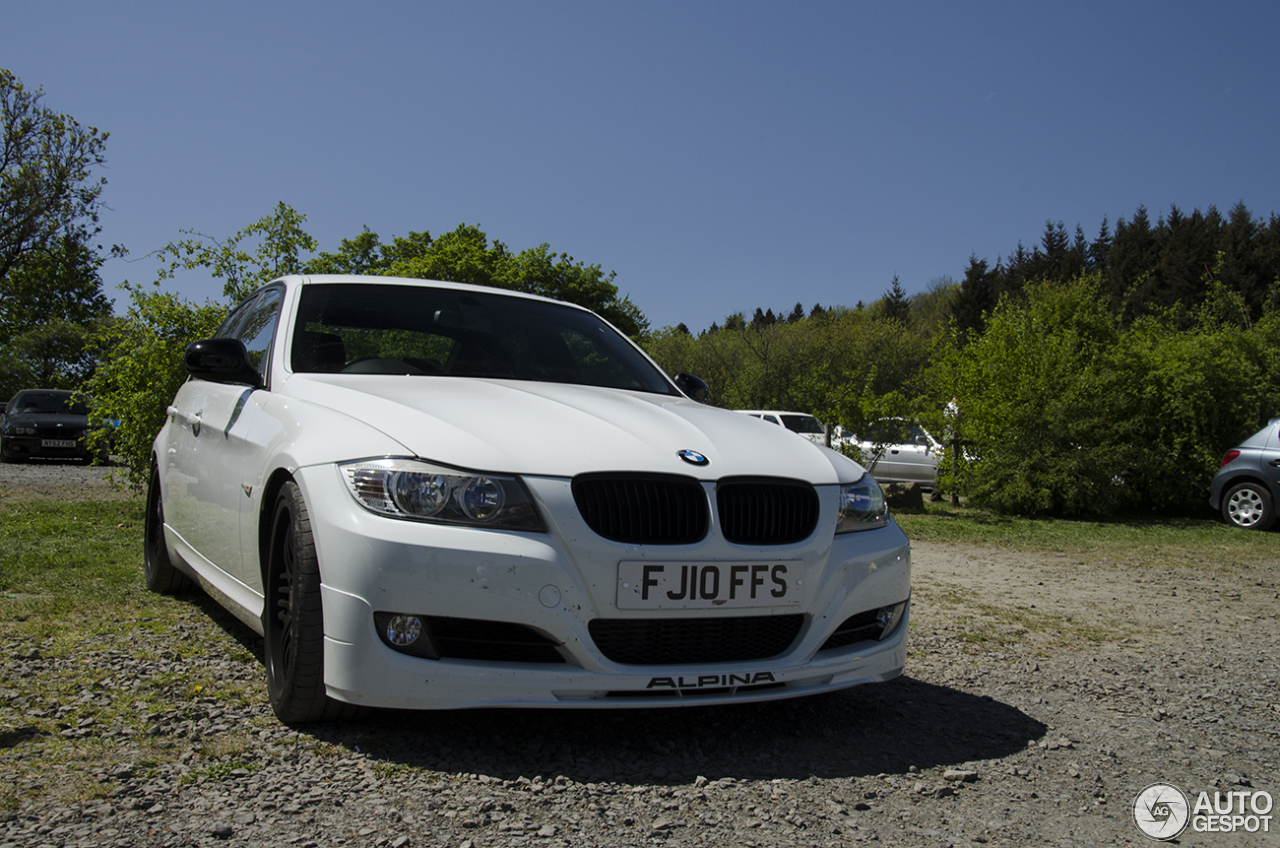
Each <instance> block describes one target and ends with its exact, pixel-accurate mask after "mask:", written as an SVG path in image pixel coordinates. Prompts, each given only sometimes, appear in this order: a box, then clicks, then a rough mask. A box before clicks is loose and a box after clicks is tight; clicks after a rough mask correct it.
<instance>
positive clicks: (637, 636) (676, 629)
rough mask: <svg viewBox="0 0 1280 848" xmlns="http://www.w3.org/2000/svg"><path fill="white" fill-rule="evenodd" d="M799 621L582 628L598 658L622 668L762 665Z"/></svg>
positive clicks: (637, 622)
mask: <svg viewBox="0 0 1280 848" xmlns="http://www.w3.org/2000/svg"><path fill="white" fill-rule="evenodd" d="M803 624H804V616H803V615H800V614H794V615H755V616H739V617H735V618H673V619H668V618H638V619H637V618H629V619H612V618H597V619H594V620H592V621H591V623H590V624H588V625H587V629H588V631H590V633H591V638H592V640H593V641H594V642H595V643H596V647H597V648H599V649H600V653H602V654H604V655H605V656H606V657H608V658H609V659H610V660H612V661H613V662H616V663H621V664H623V665H695V664H705V663H718V662H745V661H748V660H763V659H768V658H769V657H776V656H778V655H779V654H783V653H785V652H786V651H787V649H788V648H790V647H791V644H792V643H793V642H794V641H795V639H796V636H797V635H798V634H799V633H800V627H801V626H802V625H803Z"/></svg>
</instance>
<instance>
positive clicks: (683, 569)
mask: <svg viewBox="0 0 1280 848" xmlns="http://www.w3.org/2000/svg"><path fill="white" fill-rule="evenodd" d="M801 565H802V564H801V563H800V562H793V561H784V562H700V563H683V562H661V563H658V562H620V563H618V609H719V608H722V607H725V608H739V607H779V606H794V605H796V604H798V603H800V592H801V589H800V580H799V577H800V574H801Z"/></svg>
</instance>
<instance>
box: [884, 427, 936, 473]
mask: <svg viewBox="0 0 1280 848" xmlns="http://www.w3.org/2000/svg"><path fill="white" fill-rule="evenodd" d="M903 435H904V437H905V438H904V440H903V442H902V443H901V444H897V445H891V446H890V450H889V456H888V457H887V458H888V459H889V460H890V461H891V462H893V463H894V469H895V473H896V474H897V475H898V479H900V480H905V481H907V482H909V483H925V484H928V485H933V482H934V481H935V480H936V479H937V477H938V458H939V457H938V450H937V448H936V447H935V446H934V443H933V439H931V438H929V434H928V433H926V432H925V431H924V430H923V429H922V428H921V427H919V426H918V425H915V424H904V425H903Z"/></svg>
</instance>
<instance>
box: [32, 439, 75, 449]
mask: <svg viewBox="0 0 1280 848" xmlns="http://www.w3.org/2000/svg"><path fill="white" fill-rule="evenodd" d="M75 446H76V440H75V439H41V440H40V447H42V448H73V447H75Z"/></svg>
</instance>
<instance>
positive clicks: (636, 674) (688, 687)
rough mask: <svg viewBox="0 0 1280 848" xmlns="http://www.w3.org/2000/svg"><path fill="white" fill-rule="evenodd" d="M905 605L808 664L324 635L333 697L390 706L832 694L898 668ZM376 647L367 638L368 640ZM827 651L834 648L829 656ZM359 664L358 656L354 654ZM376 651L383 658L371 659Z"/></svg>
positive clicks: (708, 700) (621, 704) (666, 703)
mask: <svg viewBox="0 0 1280 848" xmlns="http://www.w3.org/2000/svg"><path fill="white" fill-rule="evenodd" d="M909 616H910V609H909V607H908V610H907V612H906V613H904V616H903V620H902V622H901V623H900V624H899V626H898V628H897V630H896V631H895V633H894V635H893V636H891V637H890V638H888V639H886V640H885V641H883V642H872V641H867V642H861V643H858V644H856V645H851V646H849V647H847V648H843V649H839V650H835V651H830V652H823V654H820V655H818V656H817V657H815V658H814V659H811V660H809V661H808V662H798V663H797V662H792V663H788V662H787V661H786V658H780V659H776V660H773V661H769V660H764V661H756V662H749V663H719V664H707V665H701V666H688V665H681V666H652V667H643V668H637V667H628V669H627V671H626V672H624V673H599V672H592V671H586V670H584V669H581V668H578V667H575V666H567V665H558V664H557V665H532V664H529V665H523V664H512V663H484V662H463V661H458V660H424V659H419V658H415V657H407V656H405V655H402V654H395V653H394V652H392V651H390V650H388V649H386V648H385V647H383V646H381V645H378V646H376V647H374V649H373V651H372V652H370V653H366V652H365V651H364V650H362V648H361V647H360V646H358V645H354V644H351V643H343V642H335V641H333V640H329V639H326V640H325V665H326V675H325V679H326V684H327V690H328V694H329V696H330V697H332V698H335V699H337V700H340V701H346V702H348V703H353V704H361V705H365V706H371V707H388V708H396V709H416V710H432V709H461V708H483V707H529V708H546V709H550V708H579V709H581V708H589V709H620V708H637V707H643V708H655V707H687V706H698V705H711V704H733V703H751V702H760V701H776V700H781V699H784V698H794V697H800V696H803V695H811V694H818V693H821V692H833V691H838V690H841V689H847V688H850V687H853V686H858V685H861V684H864V683H876V682H883V681H887V680H891V679H893V678H895V677H897V676H899V675H900V674H902V671H903V666H904V664H905V660H906V635H907V624H908V619H909ZM371 647H373V646H371ZM825 654H830V655H829V656H828V655H825ZM361 655H363V656H365V657H366V661H365V662H357V661H356V658H357V657H358V656H361ZM373 655H377V656H378V658H379V659H381V660H382V662H376V661H370V660H372V659H373Z"/></svg>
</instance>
